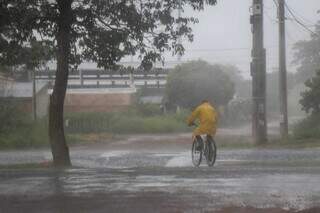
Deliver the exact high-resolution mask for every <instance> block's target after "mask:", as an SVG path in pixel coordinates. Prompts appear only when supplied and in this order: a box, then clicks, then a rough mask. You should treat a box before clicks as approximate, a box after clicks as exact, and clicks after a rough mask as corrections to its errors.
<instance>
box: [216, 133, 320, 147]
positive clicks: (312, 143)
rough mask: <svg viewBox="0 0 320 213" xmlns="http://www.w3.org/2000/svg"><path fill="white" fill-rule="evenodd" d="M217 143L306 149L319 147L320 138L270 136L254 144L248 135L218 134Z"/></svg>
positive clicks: (221, 144) (223, 145) (227, 145)
mask: <svg viewBox="0 0 320 213" xmlns="http://www.w3.org/2000/svg"><path fill="white" fill-rule="evenodd" d="M216 141H217V145H218V147H219V148H221V149H250V148H255V149H308V148H320V139H314V138H309V139H296V138H294V137H292V136H291V137H290V138H289V139H288V140H281V139H279V138H275V137H273V138H270V139H269V141H268V142H267V143H266V144H260V145H257V144H254V143H253V141H252V138H251V137H249V136H223V137H222V136H220V137H216Z"/></svg>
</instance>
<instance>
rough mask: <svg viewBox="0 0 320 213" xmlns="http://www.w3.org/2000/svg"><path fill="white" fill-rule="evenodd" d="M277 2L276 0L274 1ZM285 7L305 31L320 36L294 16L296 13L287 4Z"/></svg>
mask: <svg viewBox="0 0 320 213" xmlns="http://www.w3.org/2000/svg"><path fill="white" fill-rule="evenodd" d="M274 1H275V0H274ZM285 7H286V8H287V10H288V12H289V13H290V14H291V16H292V17H293V19H294V21H295V22H296V23H297V24H299V25H300V26H301V27H303V28H304V29H305V30H307V31H308V32H310V33H311V34H313V35H316V36H319V34H318V33H316V32H314V31H313V30H311V29H310V28H308V27H307V26H306V25H305V24H304V23H302V22H301V21H300V20H299V19H298V18H297V16H296V15H295V14H294V12H293V11H292V10H291V8H290V7H289V5H288V4H287V3H286V2H285Z"/></svg>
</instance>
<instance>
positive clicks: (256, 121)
mask: <svg viewBox="0 0 320 213" xmlns="http://www.w3.org/2000/svg"><path fill="white" fill-rule="evenodd" d="M250 23H251V24H252V34H253V42H252V53H251V55H252V62H251V76H252V99H253V107H252V135H253V138H254V142H255V143H256V144H263V143H266V142H267V119H266V50H265V48H264V43H263V38H264V36H263V0H253V4H252V14H251V17H250Z"/></svg>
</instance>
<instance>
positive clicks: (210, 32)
mask: <svg viewBox="0 0 320 213" xmlns="http://www.w3.org/2000/svg"><path fill="white" fill-rule="evenodd" d="M275 1H276V2H277V1H278V0H275ZM286 2H287V4H288V6H289V7H290V8H291V9H292V11H294V13H295V14H296V16H297V17H298V18H299V19H300V20H301V21H302V22H303V23H304V24H306V25H308V27H309V28H310V29H313V25H315V24H316V23H317V21H320V14H318V13H317V11H318V10H320V0H286ZM251 4H252V0H218V4H217V5H215V6H211V7H207V8H206V9H205V10H204V11H202V12H194V11H192V10H191V9H186V10H185V14H186V15H188V16H194V17H197V18H198V19H199V23H198V24H196V25H193V32H194V35H195V37H194V42H193V43H188V42H184V43H183V44H184V46H185V48H186V49H187V50H186V52H185V55H184V56H183V57H182V58H181V61H182V62H183V61H187V60H197V59H203V60H206V61H208V62H210V63H223V64H232V65H235V66H237V67H238V68H239V69H240V70H241V72H242V75H243V76H244V77H246V78H249V77H250V70H249V67H250V62H251V47H252V34H251V25H250V7H251ZM264 8H265V13H264V32H265V39H264V44H265V47H266V50H267V72H271V71H274V70H276V69H277V67H278V23H277V8H276V5H275V3H274V0H264ZM287 17H290V14H289V13H287ZM286 32H287V54H288V61H287V64H288V71H291V72H294V71H295V70H296V69H295V66H293V65H292V58H293V57H292V56H293V51H292V46H293V44H294V43H296V42H297V41H300V40H306V39H309V38H310V33H309V32H307V31H306V30H305V29H303V28H302V27H301V26H300V25H298V24H297V23H296V22H294V21H292V20H287V21H286ZM131 60H133V61H135V62H139V61H138V59H136V58H131V57H126V58H124V59H123V60H122V61H123V62H124V63H125V64H126V62H130V61H131ZM166 61H167V63H166V66H169V67H172V66H173V65H175V64H176V63H177V57H172V56H171V54H170V53H168V54H167V55H166ZM136 64H138V63H136ZM81 67H82V68H95V65H94V64H92V63H85V64H83V65H82V66H81Z"/></svg>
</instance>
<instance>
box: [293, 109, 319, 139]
mask: <svg viewBox="0 0 320 213" xmlns="http://www.w3.org/2000/svg"><path fill="white" fill-rule="evenodd" d="M293 136H294V138H296V139H300V140H302V139H312V138H314V139H315V138H316V139H320V114H313V115H310V116H309V117H307V118H305V119H304V120H302V121H301V122H299V123H298V124H296V125H295V126H294V129H293Z"/></svg>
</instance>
